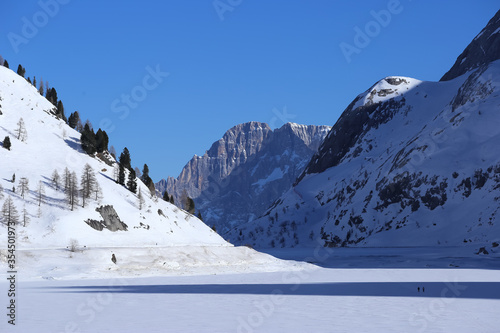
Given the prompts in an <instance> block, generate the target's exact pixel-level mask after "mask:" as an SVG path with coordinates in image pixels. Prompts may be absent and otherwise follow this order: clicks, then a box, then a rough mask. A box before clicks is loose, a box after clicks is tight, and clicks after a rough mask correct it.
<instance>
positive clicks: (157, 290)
mask: <svg viewBox="0 0 500 333" xmlns="http://www.w3.org/2000/svg"><path fill="white" fill-rule="evenodd" d="M419 288H420V289H419ZM423 288H425V289H423ZM42 289H45V290H47V289H54V290H55V292H60V293H125V294H216V295H218V294H220V295H224V294H229V295H271V294H276V295H287V296H371V297H438V298H463V299H500V282H327V283H302V284H194V285H124V286H123V285H122V286H70V287H51V288H42ZM423 290H425V291H423Z"/></svg>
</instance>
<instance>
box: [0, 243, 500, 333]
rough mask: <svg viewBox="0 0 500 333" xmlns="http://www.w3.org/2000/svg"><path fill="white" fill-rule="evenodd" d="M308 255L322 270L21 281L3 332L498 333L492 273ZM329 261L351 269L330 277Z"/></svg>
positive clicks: (498, 297)
mask: <svg viewBox="0 0 500 333" xmlns="http://www.w3.org/2000/svg"><path fill="white" fill-rule="evenodd" d="M358 250H359V249H358ZM314 252H316V258H319V259H325V261H323V263H322V264H323V266H325V267H323V268H318V267H314V266H308V267H303V269H301V270H295V271H287V270H286V268H283V269H285V270H284V271H280V272H274V273H242V272H241V271H239V272H238V269H234V272H233V273H231V272H230V271H227V272H226V273H227V274H218V273H217V274H216V273H215V272H214V271H212V272H211V273H210V274H203V272H204V270H203V269H200V270H198V273H201V274H202V275H191V276H179V275H171V276H157V277H150V278H123V277H119V275H116V277H114V278H102V279H78V280H36V281H21V282H19V283H18V288H19V296H18V303H19V308H18V319H17V325H16V327H8V330H7V331H8V332H498V308H499V306H500V272H499V271H498V270H493V269H462V268H447V269H422V268H416V266H415V268H363V267H374V266H381V267H383V266H384V262H387V258H388V257H389V255H388V252H387V251H385V250H381V251H380V252H378V251H377V250H373V249H371V250H370V251H367V252H365V253H364V254H363V253H354V254H353V256H354V257H353V258H350V254H349V253H352V252H349V251H342V252H340V253H337V252H327V251H326V250H325V249H318V251H311V253H308V255H311V256H313V257H314V256H315V255H314ZM403 252H404V254H403V255H402V256H398V255H397V254H396V253H395V252H393V253H395V254H394V257H399V259H402V260H401V261H406V266H407V267H411V265H412V264H411V263H412V262H413V264H415V260H414V258H417V257H418V252H419V251H418V250H413V252H412V251H411V250H406V251H403ZM410 252H412V255H410ZM430 252H432V251H428V253H426V254H425V255H424V257H426V258H427V259H428V260H430V261H432V262H434V263H438V262H439V263H441V265H443V266H446V265H449V263H450V260H451V261H452V260H453V259H450V258H443V257H440V256H439V255H435V256H432V255H431V253H430ZM368 253H371V255H368ZM377 253H379V254H380V256H378V255H377ZM304 255H305V253H304ZM412 257H413V259H412ZM362 258H364V261H363V260H362ZM404 258H407V260H403V259H404ZM457 258H459V257H457ZM352 259H353V260H352ZM336 261H343V262H356V265H357V266H356V267H352V268H329V267H328V266H335V262H336ZM394 262H395V261H394ZM111 265H112V264H111ZM118 266H120V265H119V264H118ZM390 266H394V265H393V263H392V264H390ZM118 269H119V268H118ZM0 288H1V289H2V290H5V288H6V284H5V282H2V283H0ZM418 288H420V290H419V289H418ZM424 288H425V291H423V289H424ZM4 299H5V295H3V293H2V300H4ZM3 303H5V301H3ZM0 326H1V327H2V332H5V331H6V330H5V328H6V327H7V326H10V325H7V324H6V320H5V319H4V320H3V321H2V322H1V324H0Z"/></svg>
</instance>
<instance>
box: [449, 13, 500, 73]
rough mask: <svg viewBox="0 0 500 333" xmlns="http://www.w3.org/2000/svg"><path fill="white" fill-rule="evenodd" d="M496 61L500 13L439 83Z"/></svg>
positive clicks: (499, 43) (499, 47) (499, 51)
mask: <svg viewBox="0 0 500 333" xmlns="http://www.w3.org/2000/svg"><path fill="white" fill-rule="evenodd" d="M497 59H500V11H498V12H497V13H496V14H495V16H494V17H493V18H492V19H491V20H490V21H489V22H488V24H487V25H486V27H484V29H483V30H481V32H480V33H479V34H478V35H477V36H476V38H474V39H473V40H472V42H471V43H470V44H469V45H468V46H467V47H466V48H465V50H464V51H463V52H462V54H460V55H459V56H458V58H457V61H456V62H455V64H454V65H453V67H452V68H451V69H450V70H449V71H448V72H447V73H446V74H445V75H444V76H443V77H442V78H441V81H448V80H451V79H454V78H456V77H458V76H460V75H463V74H465V73H466V72H468V71H470V70H471V69H474V68H478V67H480V66H482V65H485V64H488V63H490V62H492V61H495V60H497Z"/></svg>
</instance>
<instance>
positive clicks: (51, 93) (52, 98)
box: [45, 83, 59, 113]
mask: <svg viewBox="0 0 500 333" xmlns="http://www.w3.org/2000/svg"><path fill="white" fill-rule="evenodd" d="M47 85H48V83H47ZM46 88H47V89H46V90H47V92H46V94H45V98H47V100H48V101H49V102H50V103H52V104H53V105H54V106H56V107H58V105H57V91H56V88H50V89H49V88H48V86H46ZM57 112H58V113H59V109H58V110H57Z"/></svg>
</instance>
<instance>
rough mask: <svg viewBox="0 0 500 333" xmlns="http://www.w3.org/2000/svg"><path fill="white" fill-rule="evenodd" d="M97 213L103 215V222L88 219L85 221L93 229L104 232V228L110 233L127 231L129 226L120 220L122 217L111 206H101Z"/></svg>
mask: <svg viewBox="0 0 500 333" xmlns="http://www.w3.org/2000/svg"><path fill="white" fill-rule="evenodd" d="M95 210H96V212H98V213H99V214H101V216H102V218H103V220H101V221H97V220H92V219H88V220H87V221H85V223H87V224H88V225H89V226H91V227H92V228H94V229H96V230H99V231H102V230H103V229H104V228H106V229H108V230H109V231H118V230H122V231H127V228H128V226H127V225H126V224H125V223H123V222H122V221H121V220H120V217H119V216H118V214H117V213H116V211H115V209H114V208H113V206H111V205H107V206H101V207H98V208H96V209H95Z"/></svg>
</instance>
